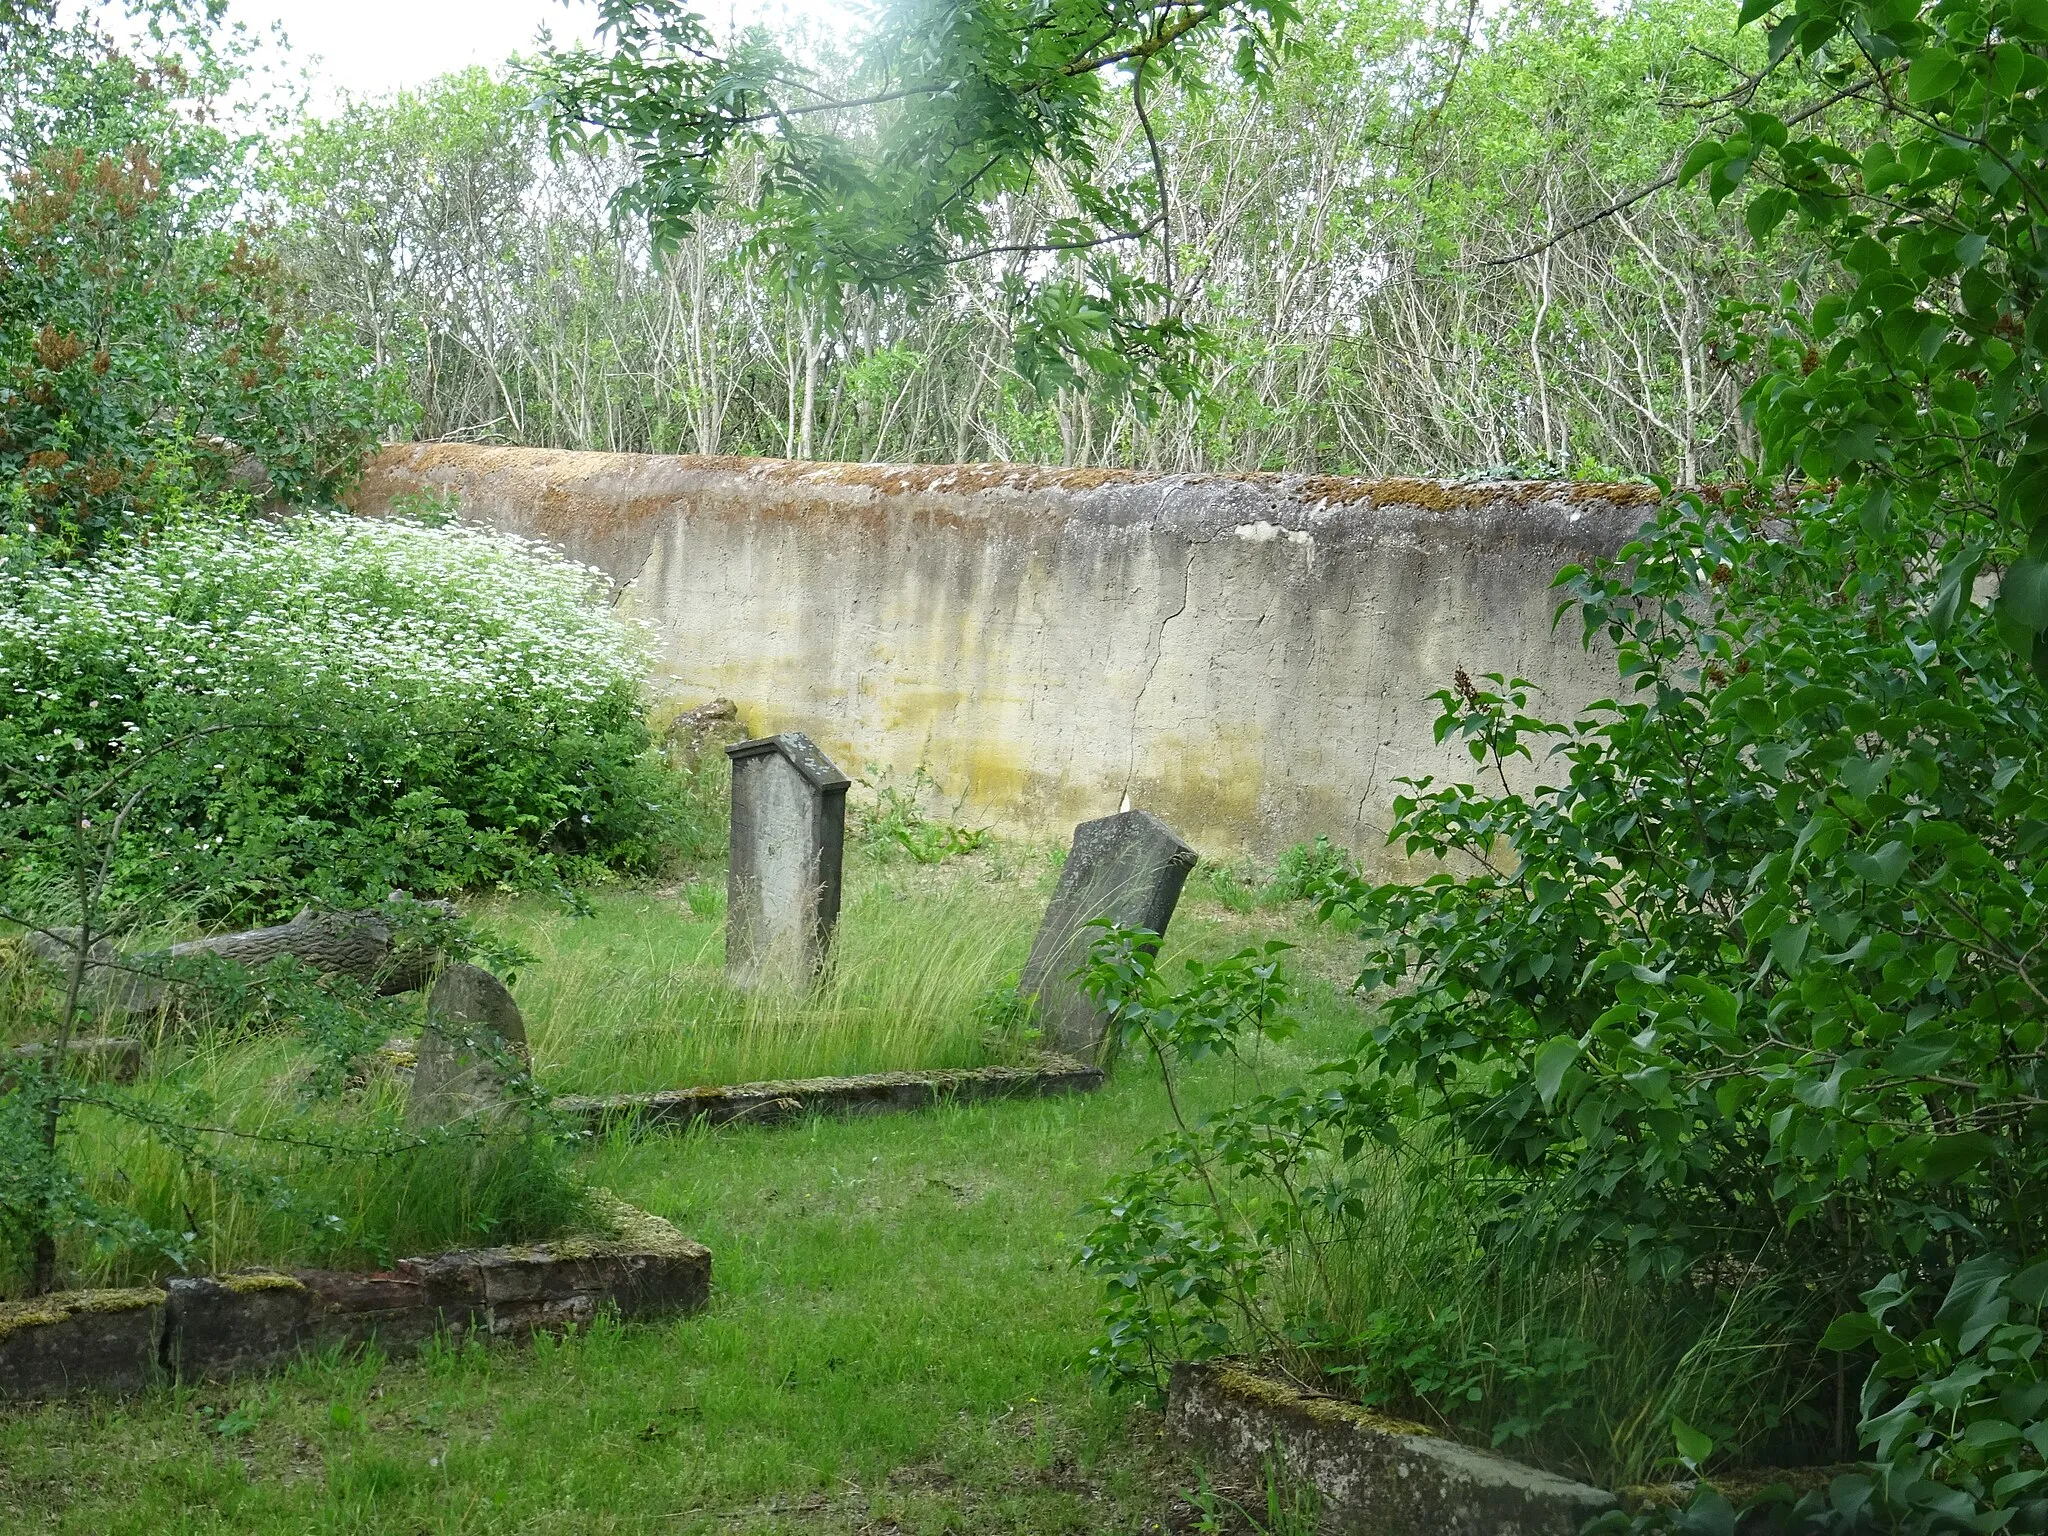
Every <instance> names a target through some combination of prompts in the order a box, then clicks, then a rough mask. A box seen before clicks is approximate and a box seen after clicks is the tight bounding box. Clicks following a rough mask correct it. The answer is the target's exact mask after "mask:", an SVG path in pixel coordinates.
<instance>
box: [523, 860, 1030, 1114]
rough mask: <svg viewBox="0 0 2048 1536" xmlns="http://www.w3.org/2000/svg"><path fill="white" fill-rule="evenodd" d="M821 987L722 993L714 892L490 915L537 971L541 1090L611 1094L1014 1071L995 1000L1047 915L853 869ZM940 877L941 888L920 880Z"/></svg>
mask: <svg viewBox="0 0 2048 1536" xmlns="http://www.w3.org/2000/svg"><path fill="white" fill-rule="evenodd" d="M849 864H850V866H851V867H849V869H848V871H847V875H848V888H847V892H846V900H845V905H844V908H843V910H842V912H841V914H840V919H839V928H838V933H837V935H836V937H835V938H834V940H833V944H832V950H831V956H830V960H829V962H828V964H827V966H826V969H825V972H824V974H823V975H822V976H821V977H820V978H819V979H818V981H817V983H816V984H815V985H814V986H812V987H810V988H808V989H796V988H788V987H775V986H763V987H760V988H756V989H753V990H745V989H741V988H737V987H734V986H732V985H731V984H730V983H728V982H727V980H726V978H725V969H724V967H725V933H724V915H723V908H724V892H723V884H722V882H718V883H714V882H712V881H704V882H700V883H698V884H696V885H694V886H690V887H687V888H686V889H684V890H682V891H679V892H677V893H675V894H673V895H657V894H655V893H653V892H651V891H648V890H645V889H638V890H612V891H603V892H598V893H596V894H595V895H594V896H593V898H592V900H591V906H592V909H593V910H592V912H591V914H590V915H586V916H581V917H577V916H571V915H569V914H567V913H564V912H560V911H549V910H545V909H543V908H542V907H541V906H540V905H539V904H538V903H537V902H534V901H531V900H513V901H508V902H504V903H501V904H499V905H497V906H496V907H495V908H494V909H493V910H492V911H491V913H490V914H489V915H490V917H491V918H492V920H494V921H495V922H496V923H497V924H498V925H499V926H500V927H501V928H502V929H503V930H504V931H505V932H506V933H507V934H508V935H510V936H511V937H513V938H516V939H517V940H518V941H519V942H520V943H522V944H524V945H525V946H526V947H527V948H528V949H530V950H532V951H533V952H534V953H535V954H536V955H538V956H539V963H538V964H537V965H534V966H532V967H531V968H530V969H528V970H527V971H525V972H524V973H522V975H521V976H520V978H519V983H518V987H517V994H518V998H519V1005H520V1008H521V1010H522V1011H523V1012H524V1014H525V1015H526V1026H527V1038H528V1040H529V1042H530V1043H531V1046H532V1049H533V1054H534V1069H535V1072H536V1074H537V1075H538V1076H539V1078H540V1080H541V1081H542V1082H543V1083H544V1084H546V1085H547V1086H548V1087H549V1088H550V1089H553V1090H556V1091H561V1092H578V1093H610V1092H630V1091H645V1090H649V1089H660V1088H677V1087H687V1086H691V1085H695V1084H702V1083H737V1082H749V1081H758V1080H761V1079H765V1078H789V1077H820V1076H833V1075H839V1074H851V1073H859V1072H882V1071H894V1070H908V1069H913V1068H934V1067H972V1066H980V1065H984V1064H987V1063H989V1062H991V1061H1003V1060H1013V1059H1017V1058H1018V1057H1019V1056H1021V1055H1023V1054H1025V1053H1026V1052H1028V1051H1029V1049H1030V1046H1031V1042H1030V1041H1029V1040H1028V1039H1027V1038H1026V1037H1025V1036H1024V1035H1023V1034H1021V1033H1020V1032H1019V1031H1018V1030H1017V1029H1015V1028H1014V1027H1006V1024H1005V1018H1004V1013H1005V1011H1004V1009H1003V1007H1002V1002H1003V999H1004V998H1005V997H1006V996H1007V995H1008V994H1010V993H1011V992H1012V990H1013V989H1014V986H1015V982H1016V976H1017V972H1018V971H1019V970H1020V969H1021V967H1022V966H1023V963H1024V957H1025V955H1026V953H1027V952H1028V950H1029V949H1030V945H1031V937H1032V934H1033V932H1034V930H1035V927H1036V924H1037V921H1038V918H1039V915H1040V913H1039V909H1040V906H1041V904H1042V898H1041V897H1040V896H1038V894H1037V893H1036V892H1035V890H1033V889H1029V888H1026V887H1021V886H1018V885H1014V884H1008V883H1002V884H999V883H996V882H993V881H989V880H984V879H976V878H975V877H974V876H973V875H972V874H970V873H968V872H966V871H964V870H962V871H957V872H956V871H947V873H946V876H945V877H942V878H927V877H925V875H926V872H923V871H901V870H897V871H890V870H875V869H873V868H871V867H863V866H861V865H857V864H853V863H852V861H849ZM931 873H932V874H933V875H936V872H931Z"/></svg>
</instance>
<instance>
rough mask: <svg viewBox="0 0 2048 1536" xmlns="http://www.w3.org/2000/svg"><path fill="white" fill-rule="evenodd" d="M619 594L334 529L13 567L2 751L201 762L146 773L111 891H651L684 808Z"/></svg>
mask: <svg viewBox="0 0 2048 1536" xmlns="http://www.w3.org/2000/svg"><path fill="white" fill-rule="evenodd" d="M602 581H603V578H602V577H601V576H600V575H599V574H598V573H597V572H594V571H592V570H590V569H588V568H586V567H582V566H578V565H574V564H571V563H569V562H567V561H565V560H563V559H562V558H560V557H559V556H558V555H555V554H554V553H552V552H550V551H549V550H547V549H546V548H545V547H544V546H540V545H536V544H532V543H528V542H525V541H521V540H517V539H513V538H508V537H506V536H503V535H498V534H492V533H488V532H483V531H480V530H476V529H472V528H465V527H461V526H443V527H433V526H427V525H425V524H424V523H419V522H411V521H404V520H391V521H382V522H372V521H365V520H361V519H357V518H353V517H349V516H346V515H344V514H340V513H321V514H309V515H305V516H299V517H294V518H292V519H291V520H289V521H286V522H280V523H263V522H252V521H248V520H246V519H242V518H231V517H227V516H217V517H194V518H188V519H185V520H182V521H179V522H176V523H174V524H172V525H170V526H168V527H165V528H163V529H161V530H160V531H158V532H156V533H155V534H153V535H152V536H150V537H148V538H147V539H139V540H136V541H134V542H130V543H125V544H123V545H120V546H117V547H112V548H109V549H108V550H106V551H104V552H103V553H102V555H101V556H100V557H99V558H97V559H94V560H92V561H89V562H85V563H80V564H55V563H45V562H38V561H27V560H17V561H16V562H15V563H14V564H12V565H8V564H5V563H0V699H4V700H5V702H6V720H5V724H4V726H0V753H4V754H6V755H9V756H12V757H13V758H14V759H15V760H16V761H17V762H18V763H22V764H26V765H33V764H34V763H35V762H37V761H44V762H49V763H51V764H53V765H54V764H55V763H56V762H57V761H58V760H64V761H67V762H74V763H75V762H77V760H78V759H80V758H81V757H82V758H84V759H87V760H96V761H98V762H100V763H101V764H103V765H104V766H106V767H108V768H110V769H111V768H116V767H118V765H119V764H120V762H121V761H123V754H124V753H126V754H128V756H129V758H130V759H131V760H132V759H133V758H134V757H135V754H136V753H137V752H138V751H139V750H140V749H142V748H143V747H144V746H145V744H148V745H150V747H151V749H152V750H154V749H155V747H156V745H157V744H160V743H163V742H166V741H173V740H182V739H185V738H188V737H189V738H191V745H190V747H189V748H188V749H185V750H181V752H179V753H178V754H175V756H176V757H177V758H178V760H179V762H180V764H181V766H180V768H179V769H178V771H173V772H165V771H163V769H162V765H163V763H164V762H165V761H166V756H165V755H164V754H161V753H159V754H158V755H157V756H156V757H155V758H153V759H152V763H153V769H152V771H153V772H155V773H157V775H158V777H160V778H161V779H162V783H161V785H160V786H158V787H155V788H153V789H152V790H151V792H150V793H149V794H148V795H147V796H146V797H145V799H144V800H143V801H142V802H140V803H139V804H138V806H137V808H136V811H135V812H134V821H135V824H134V825H133V826H132V827H131V828H129V829H128V831H129V835H128V836H126V837H124V838H123V840H122V843H121V845H120V851H119V853H118V855H117V856H118V857H119V859H120V860H121V861H122V870H121V872H120V879H119V881H118V884H119V885H120V887H121V888H122V890H123V891H124V892H125V893H126V894H128V895H131V896H136V895H146V894H148V893H150V892H152V891H156V890H170V889H179V890H181V891H189V892H191V893H193V894H194V895H195V896H196V898H197V899H198V901H199V903H200V905H201V906H202V907H203V908H205V909H207V910H208V911H210V912H211V913H212V914H214V915H220V916H225V915H229V914H233V915H237V916H249V917H259V916H264V915H270V914H273V913H276V912H279V911H283V910H285V909H287V908H291V907H294V906H295V905H297V904H299V903H302V902H304V901H307V900H315V901H325V902H341V901H351V900H357V899H361V898H364V897H375V896H381V895H382V894H383V893H384V892H385V891H387V890H389V889H392V888H394V887H400V888H405V889H409V890H414V891H445V890H452V889H459V888H462V887H467V886H474V885H477V884H480V883H486V882H495V881H517V882H532V881H535V880H540V881H554V880H559V879H562V878H574V877H575V876H576V875H578V874H579V873H587V872H588V870H589V869H590V868H591V867H592V866H593V865H598V864H603V865H613V866H618V865H624V866H644V865H647V864H650V863H652V862H654V861H655V860H656V859H658V858H659V857H660V855H661V848H662V843H663V837H664V831H663V828H664V818H665V816H666V815H668V814H669V808H668V806H667V804H666V801H667V798H668V796H667V787H668V786H667V782H666V777H665V773H664V770H663V769H662V767H661V765H660V764H659V762H658V760H657V759H656V758H654V757H653V756H652V755H651V754H650V753H649V742H648V736H647V732H646V728H645V725H644V723H643V721H642V719H641V717H640V710H639V694H638V679H639V677H640V674H641V670H642V665H643V659H642V655H641V653H640V650H639V647H638V644H637V641H636V638H635V636H634V635H633V634H632V633H631V632H630V631H629V630H628V629H627V627H626V626H625V625H624V624H622V623H621V622H620V621H619V620H618V619H617V618H616V617H615V616H614V615H613V614H612V613H610V612H609V610H608V609H607V608H606V606H605V605H604V603H603V601H602V597H603V591H602ZM195 732H197V733H201V734H198V735H194V734H193V733H195ZM65 857H66V856H65V855H64V854H63V853H62V852H61V850H58V849H55V848H51V849H50V850H49V851H48V857H46V858H43V859H41V860H38V859H37V858H35V857H33V856H31V857H28V858H26V859H21V860H18V861H17V863H18V864H19V865H20V866H21V867H20V868H19V869H18V870H17V872H16V875H17V878H35V877H36V876H37V875H38V874H40V875H43V876H46V877H49V876H54V875H55V874H56V872H57V871H59V870H61V869H62V868H63V867H64V861H65Z"/></svg>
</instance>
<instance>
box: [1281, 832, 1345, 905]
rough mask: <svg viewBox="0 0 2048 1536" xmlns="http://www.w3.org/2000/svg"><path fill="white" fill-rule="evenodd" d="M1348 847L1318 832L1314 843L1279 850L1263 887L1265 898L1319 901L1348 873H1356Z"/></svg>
mask: <svg viewBox="0 0 2048 1536" xmlns="http://www.w3.org/2000/svg"><path fill="white" fill-rule="evenodd" d="M1357 870H1358V865H1357V863H1356V862H1355V861H1354V860H1353V859H1352V857H1351V853H1350V850H1348V849H1345V848H1339V847H1338V846H1337V845H1336V844H1335V843H1333V842H1331V841H1330V840H1329V838H1327V837H1324V836H1322V835H1321V834H1318V835H1317V837H1316V840H1315V842H1314V843H1313V844H1309V843H1296V844H1294V845H1293V846H1292V847H1289V848H1286V849H1284V850H1282V852H1281V854H1280V858H1279V860H1278V861H1277V862H1276V863H1275V865H1274V868H1273V880H1272V883H1271V884H1269V885H1268V886H1267V887H1266V890H1265V898H1266V900H1268V901H1320V900H1321V899H1322V898H1323V897H1324V896H1325V895H1327V894H1328V893H1329V891H1330V890H1331V888H1332V887H1333V886H1334V885H1335V884H1336V883H1337V882H1338V881H1340V880H1342V879H1343V878H1344V877H1345V876H1347V875H1353V874H1356V873H1357Z"/></svg>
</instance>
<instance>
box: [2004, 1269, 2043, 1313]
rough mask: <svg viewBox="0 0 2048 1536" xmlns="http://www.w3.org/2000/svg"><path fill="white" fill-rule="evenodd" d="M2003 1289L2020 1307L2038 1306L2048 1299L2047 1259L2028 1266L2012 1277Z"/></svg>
mask: <svg viewBox="0 0 2048 1536" xmlns="http://www.w3.org/2000/svg"><path fill="white" fill-rule="evenodd" d="M2005 1289H2006V1293H2007V1294H2008V1295H2010V1296H2011V1297H2012V1298H2013V1300H2015V1301H2017V1302H2019V1303H2020V1304H2021V1305H2022V1306H2028V1307H2038V1306H2040V1305H2041V1303H2042V1301H2043V1300H2044V1299H2048V1259H2044V1260H2042V1261H2041V1262H2040V1263H2039V1264H2030V1265H2028V1266H2027V1267H2026V1268H2025V1269H2023V1270H2021V1271H2020V1272H2019V1273H2018V1274H2016V1275H2014V1276H2013V1277H2012V1279H2011V1281H2010V1282H2009V1283H2008V1284H2007V1285H2006V1288H2005Z"/></svg>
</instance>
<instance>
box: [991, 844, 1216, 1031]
mask: <svg viewBox="0 0 2048 1536" xmlns="http://www.w3.org/2000/svg"><path fill="white" fill-rule="evenodd" d="M1194 867H1195V850H1194V849H1192V848H1190V847H1189V846H1188V845H1187V844H1186V843H1184V842H1182V841H1181V840H1180V839H1179V838H1178V837H1175V836H1174V835H1173V832H1172V831H1171V830H1170V829H1169V828H1168V827H1167V825H1166V823H1165V822H1163V821H1161V820H1160V819H1159V818H1158V817H1157V816H1154V815H1152V814H1151V813H1150V812H1149V811H1124V812H1122V813H1121V814H1119V815H1116V816H1105V817H1103V818H1102V819H1101V820H1100V821H1084V822H1082V823H1081V824H1080V825H1079V826H1078V827H1076V828H1074V846H1073V848H1072V849H1071V850H1070V851H1069V852H1068V854H1067V863H1066V867H1065V868H1064V869H1062V870H1061V871H1060V883H1059V884H1058V886H1056V887H1055V888H1054V890H1053V893H1052V903H1051V905H1049V906H1048V907H1047V908H1046V909H1045V921H1044V922H1043V923H1041V924H1039V927H1038V937H1037V938H1036V939H1035V940H1033V941H1032V945H1031V958H1030V959H1029V960H1027V961H1025V962H1024V974H1023V977H1022V979H1021V980H1020V981H1019V982H1018V988H1017V989H1018V991H1019V992H1021V993H1023V995H1024V996H1026V997H1027V998H1028V997H1033V996H1034V995H1035V996H1036V998H1037V1009H1038V1027H1039V1030H1040V1031H1041V1033H1042V1034H1043V1037H1044V1039H1045V1042H1046V1044H1048V1045H1049V1046H1051V1047H1052V1048H1053V1049H1055V1050H1059V1051H1064V1052H1066V1053H1067V1054H1068V1055H1071V1056H1079V1057H1081V1058H1082V1059H1084V1060H1093V1059H1094V1058H1095V1057H1096V1055H1097V1054H1098V1053H1099V1052H1100V1051H1101V1049H1102V1039H1103V1036H1104V1034H1105V1033H1107V1031H1108V1029H1109V1019H1108V1017H1107V1016H1106V1015H1105V1014H1104V1013H1103V1011H1102V1009H1101V1008H1100V1007H1098V1006H1097V1005H1096V1003H1095V1000H1094V999H1093V998H1091V997H1089V996H1088V994H1087V993H1085V992H1083V991H1082V990H1081V988H1080V985H1079V984H1078V983H1077V982H1076V981H1075V980H1074V972H1075V971H1077V970H1079V969H1080V968H1081V966H1082V965H1083V964H1084V963H1085V962H1086V961H1087V959H1088V946H1089V945H1090V944H1091V943H1093V942H1094V941H1095V939H1096V938H1097V937H1098V936H1099V935H1100V933H1101V930H1100V929H1099V928H1092V927H1090V926H1089V925H1090V924H1091V923H1093V922H1095V921H1096V920H1097V919H1099V918H1107V919H1108V920H1109V921H1110V922H1112V923H1115V924H1116V925H1117V926H1118V927H1120V928H1147V929H1150V930H1151V931H1152V932H1153V933H1156V934H1160V935H1162V936H1163V935H1164V934H1165V932H1166V925H1167V924H1168V923H1170V922H1172V921H1173V909H1174V907H1175V906H1176V905H1178V904H1179V902H1180V888H1181V886H1182V885H1184V884H1185V883H1186V882H1187V878H1188V871H1189V870H1191V869H1193V868H1194Z"/></svg>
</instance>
